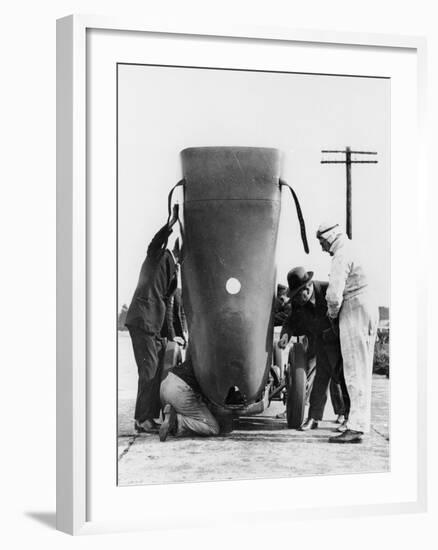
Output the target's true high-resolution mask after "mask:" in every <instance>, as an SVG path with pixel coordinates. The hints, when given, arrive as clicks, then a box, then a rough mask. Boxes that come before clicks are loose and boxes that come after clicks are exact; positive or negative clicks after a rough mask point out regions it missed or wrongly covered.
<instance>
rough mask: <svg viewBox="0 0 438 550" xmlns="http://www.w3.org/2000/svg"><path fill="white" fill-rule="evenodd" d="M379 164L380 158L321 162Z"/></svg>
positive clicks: (324, 161) (323, 162)
mask: <svg viewBox="0 0 438 550" xmlns="http://www.w3.org/2000/svg"><path fill="white" fill-rule="evenodd" d="M347 162H348V164H377V163H378V162H379V161H378V160H350V161H347V160H322V161H321V164H347Z"/></svg>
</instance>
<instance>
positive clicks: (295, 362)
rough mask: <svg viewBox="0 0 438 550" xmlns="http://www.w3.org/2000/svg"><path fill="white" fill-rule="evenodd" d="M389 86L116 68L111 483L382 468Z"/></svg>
mask: <svg viewBox="0 0 438 550" xmlns="http://www.w3.org/2000/svg"><path fill="white" fill-rule="evenodd" d="M390 140H391V135H390V79H388V78H383V77H375V78H374V77H369V76H366V77H364V76H360V75H355V76H353V75H331V74H307V73H290V72H276V71H254V70H236V69H228V68H226V67H224V68H221V69H218V68H208V67H182V66H164V65H155V66H154V65H141V64H128V63H119V64H118V65H117V243H116V248H117V250H116V252H117V298H116V301H117V319H116V320H115V322H117V342H116V346H117V415H118V431H117V443H118V445H117V457H116V460H117V483H118V485H119V486H133V485H149V484H166V483H181V482H200V481H221V480H243V479H249V480H250V479H260V478H288V477H297V476H316V475H339V474H357V473H360V474H367V473H379V472H388V471H390V468H391V462H390V443H391V440H390V422H389V419H390V410H391V401H390V382H391V378H390V353H389V350H390V276H391V273H390V237H391V235H390V220H391V217H390V216H391V211H390V210H391V209H390Z"/></svg>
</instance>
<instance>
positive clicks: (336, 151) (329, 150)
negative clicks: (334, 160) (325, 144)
mask: <svg viewBox="0 0 438 550" xmlns="http://www.w3.org/2000/svg"><path fill="white" fill-rule="evenodd" d="M346 152H347V151H346V150H345V149H344V150H340V149H332V150H331V149H322V151H321V153H343V154H344V155H345V153H346ZM350 153H354V154H355V155H377V152H376V151H350Z"/></svg>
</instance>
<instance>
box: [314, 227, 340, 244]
mask: <svg viewBox="0 0 438 550" xmlns="http://www.w3.org/2000/svg"><path fill="white" fill-rule="evenodd" d="M342 233H343V232H342V229H341V226H340V225H339V224H338V223H333V222H323V223H322V224H321V225H320V226H319V227H318V231H317V232H316V236H317V237H318V238H319V237H322V238H323V239H325V240H326V241H327V242H328V243H329V244H333V242H334V241H335V240H336V239H337V237H339V235H342Z"/></svg>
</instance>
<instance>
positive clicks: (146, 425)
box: [134, 418, 160, 434]
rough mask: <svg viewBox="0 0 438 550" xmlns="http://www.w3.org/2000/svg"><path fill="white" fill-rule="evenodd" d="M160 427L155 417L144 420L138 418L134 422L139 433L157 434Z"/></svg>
mask: <svg viewBox="0 0 438 550" xmlns="http://www.w3.org/2000/svg"><path fill="white" fill-rule="evenodd" d="M159 427H160V426H159V425H158V424H157V423H156V422H155V420H154V419H153V418H147V419H146V420H145V421H144V422H139V421H138V420H136V421H135V423H134V429H135V431H136V432H137V433H139V434H156V433H157V432H158V429H159Z"/></svg>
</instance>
